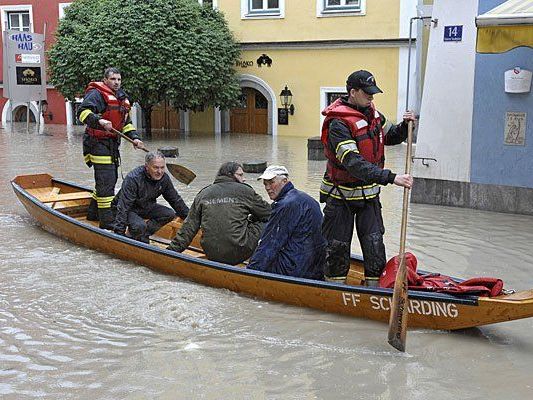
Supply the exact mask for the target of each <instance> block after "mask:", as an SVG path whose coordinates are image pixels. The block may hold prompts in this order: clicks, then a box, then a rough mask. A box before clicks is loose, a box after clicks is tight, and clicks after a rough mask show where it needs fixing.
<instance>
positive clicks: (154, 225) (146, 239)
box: [136, 220, 162, 243]
mask: <svg viewBox="0 0 533 400" xmlns="http://www.w3.org/2000/svg"><path fill="white" fill-rule="evenodd" d="M161 226H162V225H161V224H160V223H159V222H156V221H153V220H149V221H148V222H147V223H146V229H145V230H144V233H143V234H141V235H140V236H139V237H138V238H136V240H138V241H140V242H143V243H150V236H152V235H153V234H154V233H156V232H157V231H158V230H159V228H161Z"/></svg>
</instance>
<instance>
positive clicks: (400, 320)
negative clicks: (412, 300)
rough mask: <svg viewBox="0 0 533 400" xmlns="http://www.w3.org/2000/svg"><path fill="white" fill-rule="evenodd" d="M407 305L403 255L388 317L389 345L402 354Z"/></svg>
mask: <svg viewBox="0 0 533 400" xmlns="http://www.w3.org/2000/svg"><path fill="white" fill-rule="evenodd" d="M407 305H408V297H407V268H406V266H405V254H403V255H402V256H401V262H400V267H399V268H398V272H397V274H396V281H395V283H394V293H393V295H392V303H391V312H390V317H389V318H390V319H389V344H390V345H391V346H392V347H394V348H395V349H397V350H399V351H402V352H403V351H405V341H406V338H407V315H408V310H407Z"/></svg>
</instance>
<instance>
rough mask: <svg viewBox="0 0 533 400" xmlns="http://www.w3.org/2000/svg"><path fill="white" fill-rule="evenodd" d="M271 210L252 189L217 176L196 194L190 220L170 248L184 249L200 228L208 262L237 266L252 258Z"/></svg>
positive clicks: (189, 216) (185, 223) (228, 178)
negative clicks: (210, 183)
mask: <svg viewBox="0 0 533 400" xmlns="http://www.w3.org/2000/svg"><path fill="white" fill-rule="evenodd" d="M270 211H271V208H270V204H268V203H267V202H266V201H265V200H263V199H262V198H261V196H259V195H258V194H257V193H256V192H255V190H254V189H252V187H251V186H248V185H247V184H245V183H239V182H236V181H235V180H234V179H233V178H230V177H227V176H217V178H216V179H215V182H214V183H213V184H212V185H209V186H207V187H205V188H204V189H202V190H201V191H200V192H199V193H198V195H196V198H195V199H194V202H193V204H192V206H191V211H190V212H189V215H188V216H187V219H186V220H185V222H184V223H183V225H182V227H181V229H180V230H179V232H178V233H177V234H176V237H175V238H174V240H172V243H171V244H170V246H169V247H168V248H169V249H170V250H174V251H178V252H181V251H183V250H185V249H186V248H187V246H189V244H190V243H191V241H192V240H193V238H194V236H195V235H196V233H197V232H198V230H199V229H200V228H201V229H202V231H203V236H202V240H201V244H202V248H203V249H204V251H205V254H206V255H207V258H208V259H210V260H214V261H219V262H224V263H227V264H238V263H240V262H242V261H243V260H246V259H248V258H249V257H250V256H251V255H252V253H253V251H254V250H255V248H256V246H257V241H258V240H259V236H260V235H261V230H262V226H263V222H265V221H266V220H267V219H268V217H269V215H270Z"/></svg>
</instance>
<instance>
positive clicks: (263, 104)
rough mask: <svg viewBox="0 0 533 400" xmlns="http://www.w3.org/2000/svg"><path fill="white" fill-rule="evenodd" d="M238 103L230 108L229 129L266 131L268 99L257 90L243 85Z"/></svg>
mask: <svg viewBox="0 0 533 400" xmlns="http://www.w3.org/2000/svg"><path fill="white" fill-rule="evenodd" d="M241 90H242V94H241V97H240V105H239V106H238V107H235V108H232V109H231V110H230V131H231V132H236V133H237V132H238V133H260V134H267V133H268V100H267V98H266V97H265V96H263V94H261V93H260V92H259V91H258V90H256V89H253V88H250V87H243V88H241Z"/></svg>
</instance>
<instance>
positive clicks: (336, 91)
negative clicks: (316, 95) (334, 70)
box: [320, 86, 346, 126]
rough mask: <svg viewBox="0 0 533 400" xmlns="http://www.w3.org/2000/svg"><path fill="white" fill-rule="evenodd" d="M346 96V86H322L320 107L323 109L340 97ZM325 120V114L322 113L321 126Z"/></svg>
mask: <svg viewBox="0 0 533 400" xmlns="http://www.w3.org/2000/svg"><path fill="white" fill-rule="evenodd" d="M342 96H346V87H343V86H333V87H321V88H320V109H321V110H323V109H324V108H326V107H327V106H329V105H330V104H331V103H333V102H334V101H335V100H337V99H338V98H340V97H342ZM322 122H324V116H323V115H322V114H320V126H322Z"/></svg>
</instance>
